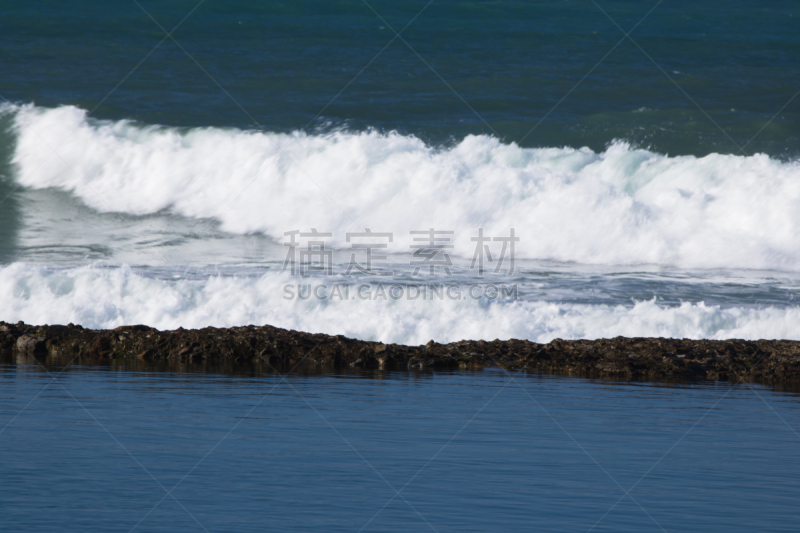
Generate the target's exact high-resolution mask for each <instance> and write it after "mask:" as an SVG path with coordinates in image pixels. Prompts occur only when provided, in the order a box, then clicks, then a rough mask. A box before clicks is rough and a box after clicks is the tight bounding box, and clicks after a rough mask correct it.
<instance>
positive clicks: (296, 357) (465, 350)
mask: <svg viewBox="0 0 800 533" xmlns="http://www.w3.org/2000/svg"><path fill="white" fill-rule="evenodd" d="M0 350H1V351H2V352H4V353H7V354H8V353H14V354H16V355H17V359H18V360H19V359H20V358H22V360H23V361H24V360H30V359H31V358H33V359H44V358H47V357H55V358H74V359H75V360H77V361H81V362H84V363H99V362H103V361H109V360H113V359H123V360H124V359H139V360H144V361H180V362H186V363H192V362H218V363H250V364H254V365H258V366H261V367H264V368H265V369H274V370H277V371H290V370H300V369H302V370H310V369H315V370H320V371H325V370H336V369H349V368H363V369H384V370H392V369H426V368H430V369H456V368H461V369H480V368H485V367H489V366H497V367H504V368H507V369H526V370H531V371H539V372H548V373H560V374H570V375H576V376H583V377H616V378H628V379H649V380H659V379H706V380H727V381H739V380H747V381H757V382H762V383H787V382H794V381H797V380H798V378H800V342H798V341H784V340H775V341H767V340H759V341H744V340H738V339H734V340H722V341H714V340H688V339H665V338H625V337H616V338H613V339H600V340H593V341H588V340H576V341H565V340H561V339H556V340H554V341H552V342H550V343H548V344H538V343H535V342H530V341H522V340H516V339H511V340H507V341H500V340H495V341H491V342H487V341H460V342H453V343H450V344H439V343H436V342H433V341H431V342H429V343H428V344H426V345H424V346H404V345H399V344H383V343H380V342H370V341H359V340H355V339H349V338H347V337H344V336H342V335H335V336H332V335H324V334H313V333H303V332H299V331H293V330H285V329H280V328H275V327H272V326H243V327H233V328H212V327H208V328H203V329H197V330H187V329H182V328H179V329H177V330H174V331H159V330H157V329H154V328H150V327H147V326H122V327H118V328H116V329H113V330H90V329H85V328H83V327H81V326H75V325H72V324H70V325H68V326H58V325H53V326H31V325H27V324H24V323H22V322H18V323H17V324H7V323H5V322H0Z"/></svg>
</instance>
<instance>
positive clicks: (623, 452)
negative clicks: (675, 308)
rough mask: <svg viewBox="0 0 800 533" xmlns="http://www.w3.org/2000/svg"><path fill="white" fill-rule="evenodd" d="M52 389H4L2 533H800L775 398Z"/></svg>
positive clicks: (478, 383) (527, 378)
mask: <svg viewBox="0 0 800 533" xmlns="http://www.w3.org/2000/svg"><path fill="white" fill-rule="evenodd" d="M48 370H49V372H52V373H53V374H49V373H46V372H44V371H43V370H41V368H37V367H35V366H25V365H13V364H6V365H4V366H2V367H0V431H2V432H0V478H2V480H3V483H2V484H0V528H2V529H3V530H4V531H26V532H28V531H30V532H33V531H64V532H66V531H242V532H244V531H265V530H280V531H439V532H445V531H530V530H531V529H535V530H537V531H582V532H583V531H743V532H744V531H773V532H777V531H794V530H796V526H797V511H796V510H797V501H798V497H800V471H798V468H799V467H798V465H800V461H799V459H800V455H799V454H800V446H798V439H800V436H798V434H797V428H798V427H800V404H799V403H798V401H797V400H798V396H797V395H796V394H794V393H787V392H783V393H782V392H775V391H772V390H770V389H768V388H765V387H763V386H758V385H753V386H752V387H751V386H749V385H744V384H740V385H737V386H735V387H733V388H731V387H730V384H727V383H721V384H674V385H664V384H648V383H613V382H600V381H590V380H583V379H577V378H563V377H551V376H540V375H526V374H518V375H515V376H512V375H510V374H507V373H505V372H502V371H498V370H487V371H484V372H478V373H466V372H465V373H436V374H408V373H391V374H385V375H358V374H336V375H327V376H301V375H292V376H288V377H286V379H285V381H284V380H283V379H282V377H281V376H276V375H252V374H247V373H245V372H242V373H241V374H238V375H231V374H228V375H224V374H218V373H204V372H177V373H176V372H169V371H160V372H158V371H157V372H152V371H143V370H137V369H133V368H126V367H117V368H113V369H112V368H103V367H70V368H68V369H66V370H65V371H64V372H62V373H59V370H60V368H59V367H53V366H51V367H49V369H48ZM51 376H55V380H53V378H52V377H51ZM512 377H513V380H512V379H511V378H512ZM40 392H41V393H40ZM39 393H40V394H39ZM173 489H174V490H173ZM170 490H172V492H171V493H170V494H171V495H170V496H166V494H167V491H170ZM395 490H397V491H399V492H400V496H397V494H396V492H395ZM625 491H629V495H630V496H625ZM165 496H166V497H165ZM173 496H174V498H173ZM393 496H395V498H394V499H392V498H393Z"/></svg>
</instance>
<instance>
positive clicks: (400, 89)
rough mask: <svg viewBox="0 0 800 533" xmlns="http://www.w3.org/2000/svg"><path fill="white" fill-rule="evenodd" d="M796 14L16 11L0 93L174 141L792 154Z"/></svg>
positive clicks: (288, 5) (769, 3)
mask: <svg viewBox="0 0 800 533" xmlns="http://www.w3.org/2000/svg"><path fill="white" fill-rule="evenodd" d="M798 17H800V9H798V6H797V5H796V4H795V3H793V2H786V1H781V0H766V1H762V2H757V3H753V2H749V1H746V0H733V1H727V0H726V1H723V0H711V1H707V2H690V1H687V0H666V1H660V2H659V1H656V0H653V1H646V2H631V1H619V0H612V1H609V0H603V1H598V2H592V1H583V0H564V1H461V0H435V1H430V2H429V1H427V0H405V1H400V2H398V1H385V0H370V1H369V2H366V1H362V0H342V1H336V2H331V1H323V0H304V1H299V2H266V1H256V0H235V1H229V2H219V1H213V0H206V1H197V0H175V1H171V2H166V3H165V2H153V1H148V0H142V1H141V2H134V1H131V0H113V1H109V2H103V3H100V4H98V3H97V2H90V1H86V0H70V1H67V2H53V1H47V0H35V1H31V2H16V3H12V2H6V3H4V5H3V16H2V20H0V72H2V73H3V74H2V76H0V93H1V94H2V95H3V97H4V98H6V99H8V100H11V101H14V102H19V103H25V102H35V103H36V104H37V105H40V106H47V107H54V106H58V105H64V104H71V105H76V106H79V107H82V108H84V109H88V110H92V112H93V116H95V117H97V118H108V119H124V118H133V119H136V120H140V121H142V122H145V123H151V124H152V123H156V124H167V125H173V126H221V127H231V126H235V127H242V128H251V127H262V128H266V129H268V130H270V131H294V130H298V129H303V130H306V131H316V128H323V129H325V128H330V127H347V128H353V129H363V128H367V127H372V128H378V129H380V130H397V131H400V132H402V133H411V134H416V135H419V136H421V137H422V138H423V139H426V140H428V141H429V142H433V143H448V142H454V141H458V140H460V139H461V138H463V137H464V135H466V134H470V133H471V134H491V135H495V136H497V137H499V138H501V139H502V140H503V141H504V142H519V143H521V144H522V145H523V146H543V147H550V146H556V147H560V146H572V147H575V148H580V147H581V146H589V147H590V148H592V149H593V150H595V151H601V150H603V149H605V147H606V145H607V144H608V143H609V142H611V140H613V139H626V140H629V141H631V142H634V143H636V144H638V145H641V146H643V147H649V148H651V149H652V150H655V151H657V152H660V153H667V154H670V155H681V154H692V155H706V154H708V153H710V152H723V153H744V154H748V155H749V154H752V153H755V152H766V153H769V154H771V155H775V156H779V157H790V156H795V155H797V153H798V148H800V145H799V144H798V143H800V129H798V128H800V126H798V123H800V121H799V120H798V118H800V115H799V114H798V113H800V107H798V105H789V106H787V107H785V108H784V105H785V104H787V102H788V100H789V99H790V98H791V97H792V96H793V95H794V94H795V93H796V92H797V91H798V90H800V85H799V84H800V63H798V60H797V49H798V47H799V46H800V32H798V31H797V25H798V22H797V18H798ZM173 29H174V33H172V37H174V41H173V40H172V39H169V38H167V39H166V40H164V39H165V31H171V30H173ZM393 30H395V31H397V32H401V30H403V31H402V32H401V34H400V37H399V38H398V37H396V35H395V33H394V31H393ZM625 32H631V33H630V38H631V39H627V38H626V37H625ZM557 104H558V105H557ZM776 113H777V116H775V115H776ZM773 116H775V118H774V120H772V121H771V122H769V124H768V125H767V122H768V121H769V120H770V119H771V118H773ZM534 126H536V127H535V129H534ZM764 126H766V127H765V129H764V131H762V132H760V133H759V134H758V136H757V138H756V139H755V140H754V141H753V142H752V143H750V144H748V145H747V146H746V147H745V148H744V150H740V148H741V147H742V146H743V145H744V144H745V143H747V141H748V140H749V139H750V138H751V137H753V136H755V135H756V133H757V132H758V131H759V129H760V128H762V127H764ZM531 130H533V131H531Z"/></svg>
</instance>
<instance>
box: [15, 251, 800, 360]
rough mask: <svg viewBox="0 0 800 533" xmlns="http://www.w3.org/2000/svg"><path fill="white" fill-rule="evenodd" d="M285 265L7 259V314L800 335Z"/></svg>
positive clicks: (755, 314) (734, 319) (519, 333)
mask: <svg viewBox="0 0 800 533" xmlns="http://www.w3.org/2000/svg"><path fill="white" fill-rule="evenodd" d="M293 281H296V280H292V279H291V278H290V277H289V276H288V275H286V274H285V273H266V274H263V275H262V276H261V277H258V278H242V277H239V278H237V277H209V278H207V279H205V280H202V281H196V280H195V281H189V280H182V281H165V280H160V279H152V278H148V277H144V276H142V275H140V274H138V273H136V272H134V271H132V270H131V269H129V268H114V269H109V268H95V267H90V266H87V267H81V268H75V269H70V270H49V269H46V268H43V267H37V266H32V265H27V264H22V263H15V264H12V265H9V266H5V267H0V317H2V318H4V319H5V320H6V321H16V320H24V321H25V322H28V323H33V324H44V323H49V324H56V323H62V324H66V323H69V322H73V323H76V324H83V325H84V326H86V327H90V328H113V327H116V326H120V325H124V324H147V325H150V326H154V327H158V328H163V329H172V328H177V327H178V326H182V327H186V328H196V327H205V326H209V325H213V326H219V327H223V326H237V325H247V324H257V325H261V324H271V325H274V326H278V327H284V328H291V329H297V330H302V331H311V332H322V333H330V334H344V335H347V336H350V337H356V338H361V339H369V340H380V341H383V342H398V343H405V344H412V345H413V344H423V343H425V342H427V341H429V340H430V339H434V340H436V341H439V342H448V341H456V340H460V339H465V338H470V339H486V340H492V339H495V338H500V339H508V338H521V339H530V340H534V341H538V342H547V341H550V340H552V339H554V338H563V339H576V338H586V339H592V338H601V337H614V336H617V335H624V336H629V337H633V336H650V337H659V336H663V337H678V338H710V339H726V338H744V339H759V338H766V339H773V338H782V339H800V308H797V307H793V308H784V309H780V308H762V309H756V308H742V307H733V308H726V309H722V308H720V307H717V306H708V305H705V304H703V303H699V304H689V303H684V304H682V305H680V306H673V307H667V306H663V305H660V304H659V303H658V302H657V301H655V300H650V301H642V302H637V303H636V304H635V305H633V306H632V307H631V306H627V307H626V306H610V305H578V304H562V303H554V302H545V301H532V302H524V301H517V302H508V301H507V302H501V301H495V302H493V303H489V302H487V301H485V300H480V301H475V300H458V301H454V300H448V299H443V300H441V301H435V302H433V301H421V300H416V301H407V300H398V301H392V300H388V301H387V300H382V299H378V300H374V301H373V300H366V301H360V300H357V301H319V300H316V299H313V298H311V299H309V300H305V301H301V300H296V299H295V300H286V299H284V295H285V293H284V291H283V285H284V284H285V283H291V282H293Z"/></svg>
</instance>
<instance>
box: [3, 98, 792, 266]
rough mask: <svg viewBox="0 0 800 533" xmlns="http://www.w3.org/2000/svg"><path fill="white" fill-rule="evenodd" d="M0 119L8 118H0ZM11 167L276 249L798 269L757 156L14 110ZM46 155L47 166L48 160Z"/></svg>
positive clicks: (785, 174)
mask: <svg viewBox="0 0 800 533" xmlns="http://www.w3.org/2000/svg"><path fill="white" fill-rule="evenodd" d="M9 109H10V108H9ZM7 112H12V113H14V114H15V124H16V126H15V128H16V132H17V146H16V149H15V152H14V157H13V162H14V164H15V167H16V172H17V176H16V179H17V180H18V182H20V183H22V184H23V185H25V186H26V187H32V188H46V187H56V188H59V189H64V190H67V191H71V192H72V193H73V194H75V195H76V196H77V197H79V198H80V199H81V200H82V201H83V202H85V203H86V204H87V205H89V206H91V207H92V208H94V209H97V210H99V211H114V212H124V213H132V214H137V215H147V214H151V213H155V212H158V211H162V210H169V211H170V212H173V213H175V214H179V215H183V216H187V217H212V218H216V219H218V220H219V221H220V223H221V226H222V228H223V229H224V230H226V231H228V232H232V233H252V232H264V233H266V234H268V235H270V236H272V237H274V238H275V239H276V240H283V233H284V232H285V231H290V230H294V229H302V230H308V229H309V228H312V227H316V228H318V229H319V230H320V231H329V232H333V234H334V238H333V240H332V244H334V245H337V246H339V247H347V246H349V245H347V244H346V243H345V242H344V240H345V233H346V232H348V231H357V230H358V229H359V228H365V227H369V228H371V229H372V230H373V231H389V232H393V233H394V234H395V241H394V243H393V244H392V245H391V246H392V247H393V249H394V250H396V251H408V245H409V244H410V242H411V239H410V237H409V235H408V232H409V231H410V230H419V229H426V228H430V227H436V228H437V229H445V230H454V231H455V232H456V236H457V241H456V244H457V247H456V251H457V253H458V252H460V253H462V254H463V255H467V256H470V255H471V253H472V244H471V243H470V240H469V238H470V236H472V235H475V232H476V230H477V228H478V227H483V228H485V232H486V234H487V235H501V234H503V235H507V234H508V228H511V227H513V228H516V231H517V234H518V235H519V236H520V237H521V241H520V242H519V243H518V248H517V253H518V254H519V256H520V257H525V258H535V259H552V260H557V261H575V262H579V263H586V264H637V263H655V264H669V265H675V266H679V267H691V268H712V267H735V268H757V269H782V270H798V269H800V240H798V238H797V235H800V210H798V209H797V208H796V206H797V205H798V201H800V165H798V163H797V162H788V163H787V162H781V161H778V160H775V159H771V158H769V157H767V156H765V155H754V156H747V157H745V156H734V155H719V154H712V155H709V156H706V157H701V158H698V157H691V156H687V157H668V156H666V155H662V154H657V153H653V152H649V151H647V150H642V149H636V148H633V147H631V146H629V145H628V144H626V143H624V142H616V143H614V144H612V145H610V146H609V148H608V149H607V150H606V151H605V152H602V153H594V152H592V151H591V150H588V149H585V148H584V149H572V148H543V149H528V148H520V147H519V146H517V145H515V144H503V143H501V142H500V141H499V140H497V139H495V138H492V137H488V136H469V137H467V138H465V139H464V140H462V141H461V142H459V143H458V144H455V145H454V146H452V147H449V148H435V147H431V146H427V145H426V144H425V143H424V142H422V141H421V140H420V139H418V138H415V137H413V136H403V135H399V134H397V133H388V134H381V133H378V132H360V133H358V132H357V133H347V132H336V133H329V134H321V135H308V134H304V133H293V134H268V133H264V132H255V131H241V130H233V129H219V128H200V129H189V130H185V129H176V128H166V127H156V126H144V125H140V124H136V123H133V122H129V121H118V122H108V121H94V120H91V119H87V117H86V112H85V111H84V110H81V109H78V108H75V107H68V106H66V107H59V108H56V109H47V108H40V107H35V106H33V105H25V106H19V107H16V108H13V109H11V110H10V111H7ZM52 149H56V151H57V155H56V154H53V155H51V151H52Z"/></svg>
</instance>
